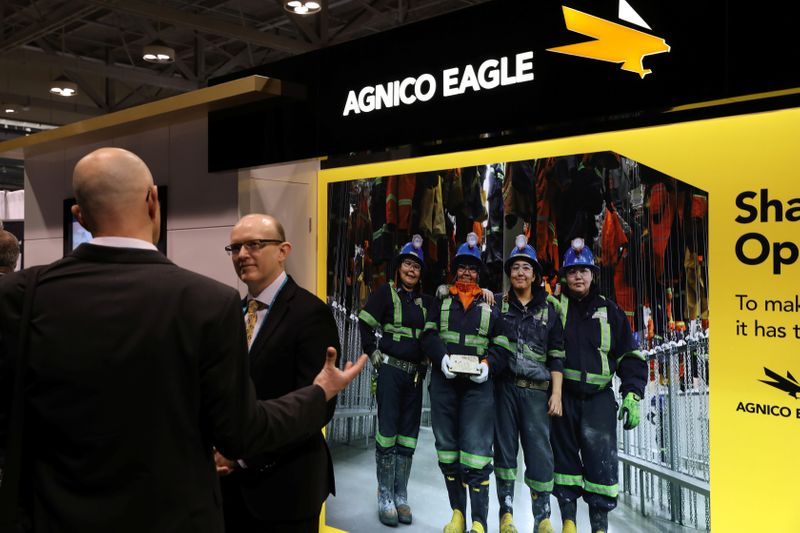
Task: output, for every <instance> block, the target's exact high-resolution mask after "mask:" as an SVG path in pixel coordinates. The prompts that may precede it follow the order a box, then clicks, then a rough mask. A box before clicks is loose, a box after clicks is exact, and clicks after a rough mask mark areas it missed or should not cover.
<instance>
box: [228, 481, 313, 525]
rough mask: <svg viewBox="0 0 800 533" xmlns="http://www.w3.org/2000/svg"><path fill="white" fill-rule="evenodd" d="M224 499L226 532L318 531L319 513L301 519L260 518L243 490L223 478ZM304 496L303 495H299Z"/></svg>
mask: <svg viewBox="0 0 800 533" xmlns="http://www.w3.org/2000/svg"><path fill="white" fill-rule="evenodd" d="M222 481H223V483H221V486H222V501H223V507H222V510H223V513H224V517H225V533H317V532H318V531H319V515H317V516H312V517H308V518H303V519H300V520H290V521H284V520H282V518H283V517H280V516H275V517H272V520H269V521H265V520H259V519H258V518H256V517H254V516H253V514H252V513H251V512H250V510H249V509H248V508H247V504H246V503H245V501H244V499H243V498H242V492H241V490H240V489H239V487H238V485H236V484H235V483H230V482H228V483H225V481H228V480H222ZM298 497H299V498H302V497H303V496H302V495H298Z"/></svg>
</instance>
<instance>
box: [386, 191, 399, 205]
mask: <svg viewBox="0 0 800 533" xmlns="http://www.w3.org/2000/svg"><path fill="white" fill-rule="evenodd" d="M392 200H394V201H395V202H396V201H397V196H395V195H394V194H391V193H389V194H387V195H386V203H387V204H388V203H389V202H391V201H392Z"/></svg>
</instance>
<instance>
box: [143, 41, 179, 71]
mask: <svg viewBox="0 0 800 533" xmlns="http://www.w3.org/2000/svg"><path fill="white" fill-rule="evenodd" d="M142 59H144V60H145V61H147V62H148V63H156V64H158V65H164V64H167V63H172V62H173V61H175V49H173V48H170V47H169V46H167V45H166V44H164V43H162V42H161V41H156V42H154V43H150V44H148V45H147V46H145V47H144V49H143V50H142Z"/></svg>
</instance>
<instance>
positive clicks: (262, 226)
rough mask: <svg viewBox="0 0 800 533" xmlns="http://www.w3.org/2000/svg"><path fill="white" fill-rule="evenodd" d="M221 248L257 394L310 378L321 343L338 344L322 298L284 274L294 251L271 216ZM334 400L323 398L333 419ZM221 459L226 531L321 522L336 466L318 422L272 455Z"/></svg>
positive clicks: (243, 223) (311, 526)
mask: <svg viewBox="0 0 800 533" xmlns="http://www.w3.org/2000/svg"><path fill="white" fill-rule="evenodd" d="M230 239H231V240H230V244H229V245H228V246H226V247H225V251H227V252H228V253H229V254H230V256H231V259H232V261H233V268H234V270H235V271H236V274H237V276H238V277H239V279H241V280H242V282H244V284H245V285H246V286H247V296H246V297H245V298H244V299H243V300H242V315H243V318H242V320H243V321H244V324H245V331H246V333H247V343H248V347H249V354H250V375H251V377H252V379H253V383H255V386H256V395H257V396H258V398H259V399H261V400H266V399H270V398H276V397H279V396H281V395H283V394H286V393H288V392H291V391H293V390H295V389H299V388H302V387H305V386H306V385H308V384H309V383H311V382H312V381H313V379H314V376H315V375H316V373H317V372H319V370H320V368H321V367H322V365H323V363H324V362H325V348H326V347H327V346H334V347H336V349H337V351H338V350H339V336H338V330H337V327H336V322H335V321H334V318H333V314H332V313H331V311H330V309H329V308H328V306H327V305H325V303H324V302H322V301H321V300H320V299H319V298H317V297H316V296H314V295H313V294H311V293H310V292H309V291H307V290H305V289H303V288H302V287H300V286H298V285H297V283H295V281H294V280H293V279H292V277H291V276H289V275H288V274H287V273H286V270H285V263H286V260H287V258H288V257H289V254H290V253H291V251H292V245H291V243H290V242H288V241H287V240H286V235H285V233H284V229H283V226H282V225H281V223H280V222H279V221H278V220H276V219H275V218H274V217H271V216H269V215H264V214H251V215H246V216H244V217H242V219H241V220H239V222H238V223H237V224H236V225H235V226H234V227H233V230H231V237H230ZM335 406H336V400H335V399H332V400H331V401H330V402H329V403H328V412H327V418H326V422H330V420H331V418H332V417H333V411H334V408H335ZM231 459H236V460H235V461H228V460H226V459H225V458H222V457H218V458H217V463H218V465H219V466H220V473H221V474H230V475H224V476H223V477H222V478H221V484H222V495H223V502H224V506H223V509H224V514H225V525H226V528H225V529H226V531H227V532H228V533H237V532H243V533H244V532H246V533H252V532H256V531H261V532H273V531H281V532H286V533H291V532H298V533H308V532H312V531H317V530H318V528H319V513H320V507H321V506H322V502H324V501H325V499H326V498H327V497H328V494H332V493H333V492H334V478H333V465H332V463H331V460H330V454H329V452H328V446H327V444H326V442H325V439H324V437H323V436H322V432H321V431H320V430H319V427H311V426H309V433H308V434H307V435H306V436H305V437H304V438H303V439H302V440H299V441H295V442H293V443H291V445H289V446H287V447H285V448H283V449H281V450H278V451H277V452H275V453H271V454H267V455H260V456H255V457H240V458H231Z"/></svg>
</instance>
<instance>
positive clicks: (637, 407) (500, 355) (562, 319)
mask: <svg viewBox="0 0 800 533" xmlns="http://www.w3.org/2000/svg"><path fill="white" fill-rule="evenodd" d="M328 212H329V221H328V257H327V297H328V303H329V304H330V306H331V307H332V309H333V311H334V316H335V317H336V321H337V325H338V328H339V335H340V338H341V345H342V351H343V357H342V359H343V361H348V360H355V359H356V358H357V357H358V355H360V354H361V353H367V354H368V355H369V356H370V360H371V364H370V366H369V370H368V371H365V372H364V373H362V375H361V376H360V377H359V378H358V379H357V380H356V381H355V382H353V383H352V384H351V385H350V387H349V388H348V389H347V390H345V391H344V392H343V393H342V394H341V395H340V396H339V399H338V405H337V409H336V414H335V415H334V419H333V421H332V422H331V424H330V425H329V426H328V428H327V437H328V441H329V444H330V447H331V453H332V456H333V459H334V465H335V469H336V484H337V496H336V497H335V498H331V499H329V500H328V505H327V523H328V525H329V526H332V527H335V528H338V529H341V530H345V531H351V532H356V533H357V532H374V531H381V530H383V528H386V527H394V526H400V527H401V528H402V529H404V530H407V531H442V530H444V531H446V532H448V531H453V532H456V531H458V532H463V531H489V530H491V531H498V530H499V531H501V533H503V532H510V531H515V529H512V528H513V527H515V528H517V529H518V530H520V531H536V532H548V531H613V532H625V531H631V532H633V531H636V532H641V531H670V532H671V531H694V530H701V531H704V530H710V512H709V499H710V491H709V435H708V430H709V427H708V420H709V416H708V402H709V351H708V332H709V310H708V277H707V271H708V269H707V263H708V261H709V257H708V195H707V193H706V192H704V191H702V190H700V189H697V188H695V187H693V186H691V185H688V184H686V183H684V182H681V181H678V180H676V179H673V178H672V177H670V176H667V175H665V174H663V173H660V172H658V171H657V170H655V169H652V168H649V167H647V166H645V165H643V164H640V163H638V162H636V161H633V160H630V159H628V158H626V157H624V156H623V155H621V154H617V153H612V152H601V153H589V154H575V155H570V156H560V157H549V158H542V159H535V160H526V161H511V162H505V163H495V164H489V165H480V166H471V167H463V168H448V169H441V170H439V171H433V172H422V173H417V174H405V175H389V176H375V177H374V178H371V179H358V180H352V181H343V182H336V183H331V184H329V185H328Z"/></svg>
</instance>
